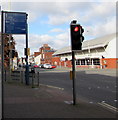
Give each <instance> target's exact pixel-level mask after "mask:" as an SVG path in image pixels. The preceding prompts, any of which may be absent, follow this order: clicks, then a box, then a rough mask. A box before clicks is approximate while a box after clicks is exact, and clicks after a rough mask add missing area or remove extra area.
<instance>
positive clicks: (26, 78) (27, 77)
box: [25, 23, 29, 85]
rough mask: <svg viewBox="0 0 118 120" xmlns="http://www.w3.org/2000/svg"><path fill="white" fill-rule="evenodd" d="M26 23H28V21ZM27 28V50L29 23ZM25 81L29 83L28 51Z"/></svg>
mask: <svg viewBox="0 0 118 120" xmlns="http://www.w3.org/2000/svg"><path fill="white" fill-rule="evenodd" d="M26 25H27V23H26ZM26 29H27V32H26V51H27V48H28V25H27V27H26ZM25 82H26V85H29V66H28V54H27V52H26V70H25Z"/></svg>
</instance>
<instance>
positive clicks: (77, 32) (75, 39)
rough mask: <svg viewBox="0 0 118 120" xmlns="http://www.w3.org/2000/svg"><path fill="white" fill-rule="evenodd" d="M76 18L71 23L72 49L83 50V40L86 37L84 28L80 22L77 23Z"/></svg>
mask: <svg viewBox="0 0 118 120" xmlns="http://www.w3.org/2000/svg"><path fill="white" fill-rule="evenodd" d="M76 22H77V21H76V20H73V21H72V22H71V24H70V33H71V49H72V50H81V49H82V42H83V40H84V37H83V35H82V33H83V32H84V29H83V28H82V26H81V25H80V24H76Z"/></svg>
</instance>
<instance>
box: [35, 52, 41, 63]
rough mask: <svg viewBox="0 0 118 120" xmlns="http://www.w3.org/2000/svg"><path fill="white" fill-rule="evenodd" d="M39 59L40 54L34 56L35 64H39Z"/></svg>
mask: <svg viewBox="0 0 118 120" xmlns="http://www.w3.org/2000/svg"><path fill="white" fill-rule="evenodd" d="M40 59H41V54H40V55H38V56H36V57H35V58H34V61H35V64H37V65H39V64H40V63H41V61H40Z"/></svg>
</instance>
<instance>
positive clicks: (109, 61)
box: [101, 58, 118, 69]
mask: <svg viewBox="0 0 118 120" xmlns="http://www.w3.org/2000/svg"><path fill="white" fill-rule="evenodd" d="M101 63H102V67H103V68H108V69H110V68H118V58H103V59H101Z"/></svg>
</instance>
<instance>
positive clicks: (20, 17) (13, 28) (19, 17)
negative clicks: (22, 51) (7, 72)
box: [1, 11, 29, 85]
mask: <svg viewBox="0 0 118 120" xmlns="http://www.w3.org/2000/svg"><path fill="white" fill-rule="evenodd" d="M27 16H28V14H26V13H24V12H8V11H2V17H1V23H2V26H1V29H2V30H1V35H2V44H3V45H2V47H3V48H2V49H3V50H4V41H3V34H4V33H5V34H25V35H26V49H27V48H28V25H27ZM3 57H4V53H3V55H2V58H3ZM3 60H4V58H3ZM3 63H4V62H3ZM2 67H3V71H4V66H3V65H2ZM25 82H26V85H29V67H28V54H26V70H25Z"/></svg>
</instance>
